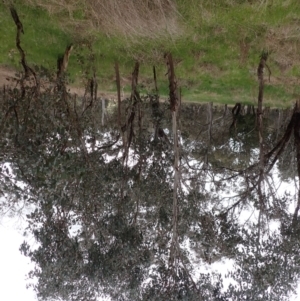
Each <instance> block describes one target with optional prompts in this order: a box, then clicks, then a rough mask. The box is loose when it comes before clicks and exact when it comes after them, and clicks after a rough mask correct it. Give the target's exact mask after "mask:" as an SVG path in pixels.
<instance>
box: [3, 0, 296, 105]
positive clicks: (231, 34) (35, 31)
mask: <svg viewBox="0 0 300 301" xmlns="http://www.w3.org/2000/svg"><path fill="white" fill-rule="evenodd" d="M107 1H108V0H107ZM131 1H132V0H126V1H125V0H123V1H122V3H125V4H128V5H127V6H126V7H128V11H127V12H126V14H125V9H126V7H125V6H121V5H123V4H121V2H120V1H119V0H114V1H112V2H110V3H113V2H114V3H115V4H118V5H119V9H120V10H121V9H122V10H123V12H124V15H125V17H124V20H123V19H122V18H121V17H120V11H118V14H117V12H116V15H112V14H113V11H111V10H110V15H109V16H108V17H109V18H108V19H109V20H104V19H105V16H103V15H101V16H102V17H101V18H102V19H99V18H100V17H99V16H98V15H97V14H96V13H97V9H99V7H98V6H97V5H99V3H102V5H103V3H104V4H105V3H106V1H104V2H103V1H102V2H101V1H100V2H99V1H96V0H93V1H86V2H85V1H65V2H64V1H61V2H57V1H52V0H47V1H46V0H43V1H38V0H35V1H33V0H30V1H29V0H27V2H25V1H21V0H19V1H14V2H15V6H16V8H17V10H18V13H19V15H20V19H21V20H22V22H23V26H24V30H25V35H24V36H22V46H23V48H24V49H25V50H26V53H27V59H28V62H29V63H30V64H37V65H43V66H44V67H46V68H49V69H50V70H53V72H54V71H55V67H56V59H57V56H58V55H59V54H61V53H63V51H64V49H65V47H66V46H67V44H69V43H74V45H75V47H74V52H73V54H72V55H71V57H70V62H69V73H70V79H71V81H72V83H73V84H74V85H82V84H83V83H84V79H85V78H86V76H88V75H90V74H91V73H92V72H93V69H96V72H97V76H98V78H99V87H100V89H102V90H105V91H114V90H115V84H114V68H113V66H114V61H115V60H118V61H119V62H120V67H121V75H122V86H123V88H124V90H125V91H126V90H128V89H129V86H130V74H131V70H132V68H133V65H134V61H135V60H138V61H140V62H141V72H140V74H141V77H140V82H141V86H142V89H143V91H146V90H147V91H150V90H151V89H153V83H152V65H153V64H155V65H156V66H157V73H158V84H159V88H160V92H161V93H162V94H165V95H167V91H168V88H167V79H166V76H165V73H166V68H165V65H164V60H163V54H164V53H165V52H167V51H171V52H172V54H173V57H174V59H175V63H176V74H177V79H178V83H179V85H180V86H181V88H182V94H183V99H184V100H189V101H214V102H219V103H235V102H237V101H241V102H245V103H251V104H252V103H253V104H254V103H255V102H256V98H257V79H256V68H257V65H258V62H259V55H260V53H261V51H262V50H263V49H266V50H268V51H269V52H270V56H269V61H268V65H269V67H270V68H271V71H272V75H271V82H270V83H267V86H266V89H265V104H266V105H271V106H289V105H290V104H291V103H292V102H293V101H294V100H295V99H296V98H298V93H299V88H298V86H299V84H298V77H299V75H300V60H299V53H298V49H299V47H300V43H299V42H300V39H299V38H300V32H299V30H298V28H299V25H300V17H299V16H300V3H299V1H298V0H272V1H271V0H259V1H258V0H252V1H250V0H249V1H246V0H245V1H242V0H224V1H219V0H189V1H187V0H176V1H175V2H176V7H173V6H172V7H171V8H170V6H168V5H169V4H168V3H171V2H170V1H169V0H164V1H162V2H161V3H163V4H164V6H162V10H161V11H159V13H160V15H159V19H163V18H165V20H166V23H167V21H170V22H169V23H170V24H172V26H169V27H167V26H166V30H162V28H163V24H162V23H159V26H154V25H153V23H155V22H152V20H148V19H149V18H147V14H146V15H142V14H144V13H142V10H141V9H142V7H137V8H133V7H132V6H130V5H129V4H130V3H131ZM55 3H62V4H63V5H58V4H55ZM107 3H108V2H107ZM141 3H146V1H142V2H141ZM153 3H155V5H159V4H160V0H155V1H154V2H153ZM89 5H90V6H89ZM107 5H108V4H107ZM97 7H98V8H97ZM157 7H158V6H157ZM157 7H155V8H154V9H153V10H152V11H151V10H150V11H149V14H148V15H149V16H151V17H152V18H154V21H155V14H156V13H157V12H158V11H157V10H155V9H156V8H157ZM100 8H101V9H102V10H103V6H100ZM129 8H130V9H129ZM108 9H111V6H109V7H108V8H107V10H108ZM135 9H136V11H135ZM164 9H165V11H164ZM98 12H99V11H98ZM137 12H138V13H139V14H141V15H142V17H143V18H144V20H145V24H146V25H147V28H145V24H143V22H142V21H141V20H142V19H141V18H136V20H137V21H136V24H134V23H132V22H131V23H130V24H129V25H128V26H127V27H126V26H125V25H124V24H126V22H127V23H128V20H129V19H130V14H132V15H134V14H137ZM153 12H155V14H154V13H153ZM157 14H158V13H157ZM97 16H98V17H97ZM118 18H119V19H118ZM111 20H114V21H113V22H114V24H112V23H109V22H112V21H111ZM116 20H119V21H116ZM130 20H131V19H130ZM133 20H134V19H133ZM118 22H119V23H118ZM122 22H123V23H122ZM124 22H125V23H124ZM117 23H118V24H117ZM109 24H110V25H111V26H110V27H109V26H108V25H109ZM113 25H114V26H113ZM123 28H124V30H122V29H123ZM15 30H16V29H15V25H14V23H13V20H12V18H11V16H10V14H9V11H8V9H7V7H6V6H5V5H4V4H2V3H1V4H0V35H1V37H2V43H1V45H0V64H1V65H8V66H13V67H19V55H18V53H17V51H16V47H15ZM149 33H150V34H149Z"/></svg>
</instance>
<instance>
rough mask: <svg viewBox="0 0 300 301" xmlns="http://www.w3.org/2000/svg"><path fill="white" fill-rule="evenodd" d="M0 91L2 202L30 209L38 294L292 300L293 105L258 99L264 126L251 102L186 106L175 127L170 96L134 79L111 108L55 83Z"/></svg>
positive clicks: (298, 158)
mask: <svg viewBox="0 0 300 301" xmlns="http://www.w3.org/2000/svg"><path fill="white" fill-rule="evenodd" d="M0 97H1V111H2V114H1V124H0V125H1V128H0V130H1V140H0V143H1V149H2V152H1V162H2V165H1V166H2V174H1V191H2V193H3V194H5V195H6V196H7V198H6V201H5V202H2V203H1V209H2V210H3V211H4V210H7V209H10V210H13V208H14V207H18V208H19V206H20V203H24V204H28V205H29V204H31V205H33V207H34V208H35V209H34V210H33V211H32V212H31V213H30V214H28V215H27V218H28V231H31V232H32V234H33V235H34V236H35V239H36V240H37V241H38V243H39V245H40V247H39V248H35V249H31V247H30V245H29V244H27V243H24V244H22V247H21V250H22V252H23V254H25V255H26V256H28V257H30V258H31V260H32V261H33V262H34V263H35V264H36V269H34V270H33V271H32V274H31V277H37V278H38V284H37V285H36V289H37V291H38V294H39V296H40V298H45V299H46V298H50V299H51V298H53V299H59V298H61V299H64V300H87V299H89V300H93V298H96V297H97V296H98V295H99V293H100V292H103V293H104V294H106V295H109V296H111V298H112V299H113V300H288V299H289V294H290V293H291V292H292V290H293V288H295V286H296V284H297V279H298V275H299V260H300V257H299V252H298V250H299V218H298V211H299V207H300V202H299V182H298V181H299V176H298V173H299V170H300V169H299V166H300V163H299V162H300V143H299V141H300V138H299V120H300V119H299V107H298V106H297V105H296V106H295V108H294V109H293V110H292V109H290V110H270V109H267V108H265V110H264V113H263V118H262V121H263V123H262V125H259V121H258V114H257V111H256V109H255V108H254V107H253V106H244V105H240V104H237V105H236V106H234V107H228V106H220V105H218V106H215V105H213V104H212V103H210V104H201V105H199V104H182V105H181V106H180V107H179V108H178V114H177V115H176V116H175V117H176V119H175V120H176V122H177V124H176V126H177V130H176V133H177V134H176V135H175V133H174V115H173V111H172V103H171V106H170V103H169V102H161V101H159V97H158V96H157V95H156V94H151V95H146V96H140V95H139V94H138V93H137V91H136V90H135V89H133V95H132V97H131V98H129V99H126V100H124V101H122V103H121V104H120V109H118V106H117V105H112V103H110V102H107V101H106V102H105V101H104V100H101V99H98V98H97V97H96V96H95V93H91V95H86V96H85V97H84V98H78V97H75V96H74V95H70V94H68V93H67V91H66V90H65V89H64V85H63V84H61V83H60V86H59V87H58V88H57V89H53V88H52V87H51V86H49V87H48V88H45V89H44V90H38V89H37V88H36V87H35V86H30V85H29V86H23V87H22V86H21V89H4V90H2V91H1V96H0ZM176 139H177V140H176ZM174 141H177V142H175V143H174ZM176 156H178V158H177V159H178V160H177V161H176ZM7 163H9V164H10V165H9V166H11V170H10V169H8V168H7V165H6V164H7ZM18 183H23V184H22V185H18ZM174 200H176V202H174ZM221 263H225V264H226V268H228V271H227V272H226V275H225V272H224V270H220V271H219V272H220V273H218V271H217V270H218V269H220V267H221ZM222 269H223V268H222ZM213 271H214V272H213ZM225 279H226V281H225ZM223 284H224V285H223Z"/></svg>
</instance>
